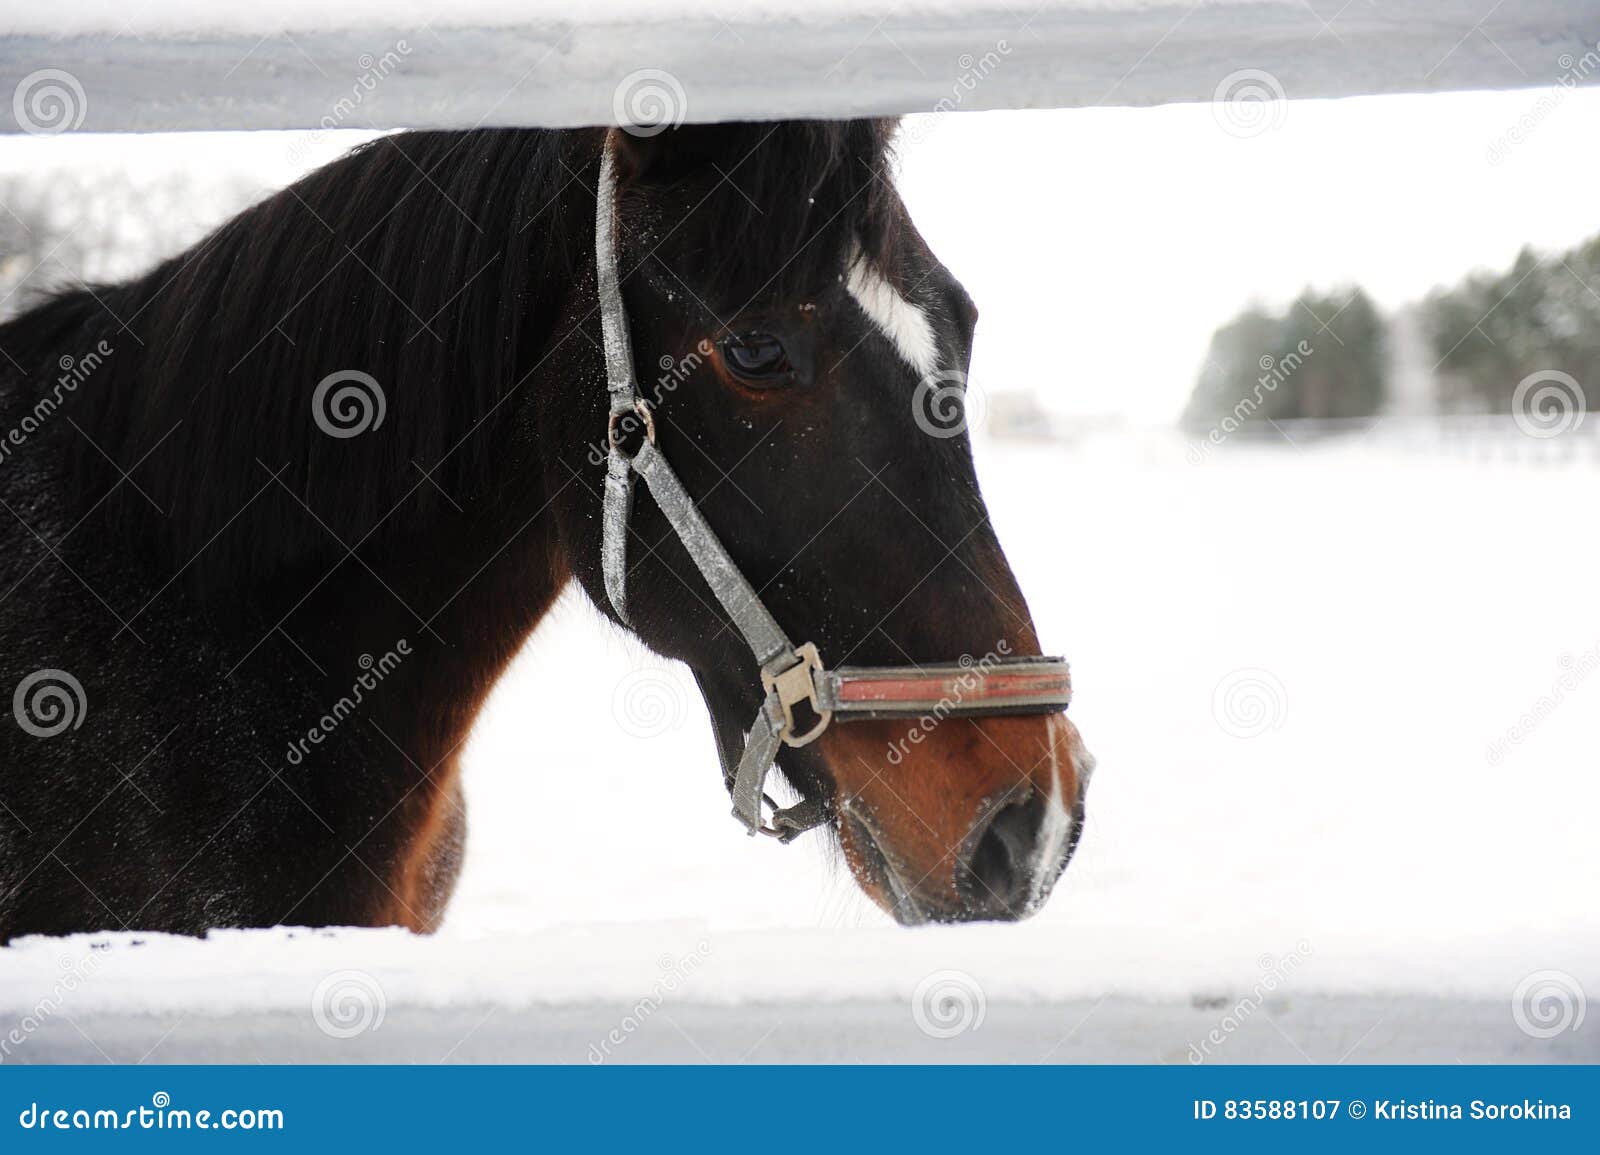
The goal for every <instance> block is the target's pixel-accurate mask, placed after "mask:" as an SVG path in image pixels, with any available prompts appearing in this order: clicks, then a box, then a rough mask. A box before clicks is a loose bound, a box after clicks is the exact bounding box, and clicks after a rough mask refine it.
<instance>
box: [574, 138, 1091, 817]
mask: <svg viewBox="0 0 1600 1155" xmlns="http://www.w3.org/2000/svg"><path fill="white" fill-rule="evenodd" d="M615 211H616V170H615V164H614V159H613V155H612V145H611V138H610V136H609V135H608V136H607V138H606V144H605V147H604V149H603V150H602V155H601V161H600V184H599V189H598V192H597V195H596V203H595V230H594V231H595V266H596V270H597V277H598V282H597V283H598V290H599V296H600V323H601V330H602V336H603V339H604V347H605V361H606V388H607V391H608V392H609V393H610V396H611V413H610V417H609V419H608V421H607V426H606V443H607V447H608V449H607V455H606V481H605V496H604V499H603V505H604V508H603V511H602V526H603V528H602V537H601V546H600V558H601V569H602V571H603V573H604V577H605V589H606V596H607V597H608V598H609V599H610V600H611V604H612V606H613V607H614V608H615V609H616V611H617V616H618V617H619V618H621V619H622V621H623V622H624V623H626V622H627V621H628V607H627V569H628V520H629V515H630V513H631V512H632V509H633V484H634V479H635V477H636V476H637V477H641V478H643V479H644V483H645V486H646V487H647V488H648V489H649V490H650V496H651V497H653V498H654V499H655V503H656V505H657V506H658V507H659V508H660V510H661V512H662V513H663V514H664V515H665V516H666V518H667V522H668V523H669V524H670V525H671V526H672V529H673V532H674V533H676V534H677V535H678V540H679V541H680V542H682V544H683V548H684V549H685V551H687V552H688V554H689V557H690V558H691V559H692V560H693V561H694V564H695V566H696V567H697V568H698V569H699V570H700V574H701V576H702V577H703V578H705V581H706V584H707V585H708V586H710V587H711V592H712V593H713V594H714V595H715V596H716V599H717V601H718V602H719V603H720V604H721V606H722V608H723V610H724V611H726V613H727V614H728V616H729V617H730V618H731V619H732V620H733V624H734V625H735V626H736V627H737V628H738V630H739V632H740V634H742V635H743V636H744V640H745V643H746V644H747V645H748V646H749V647H750V651H751V653H753V654H754V655H755V659H756V664H757V665H758V666H759V667H760V669H761V688H762V691H763V699H762V703H761V709H760V710H759V711H758V712H757V714H756V716H755V719H754V720H753V721H752V722H751V723H750V728H749V733H748V735H747V736H746V738H745V745H744V751H743V753H742V754H740V755H739V757H738V759H737V762H736V763H735V761H734V756H733V755H734V749H735V743H733V742H728V741H725V740H724V738H723V735H722V734H721V733H720V731H719V733H718V741H717V753H718V756H719V758H720V759H721V761H722V773H723V778H724V780H725V781H727V782H728V783H729V785H730V788H731V792H732V795H733V815H734V817H735V818H737V819H738V820H739V821H740V823H742V824H743V826H744V827H745V829H746V831H748V832H749V833H750V834H752V835H754V834H757V833H760V834H767V835H770V836H772V837H773V838H776V839H777V840H778V841H779V842H785V843H787V842H790V841H792V840H793V839H795V838H796V837H798V836H799V835H801V834H803V833H805V832H806V831H807V830H810V829H812V828H813V827H816V826H820V825H822V824H823V823H824V822H827V821H828V820H829V817H830V815H829V813H828V809H827V806H826V805H825V804H824V803H823V802H822V801H821V800H819V799H815V798H805V799H802V800H801V801H800V802H798V803H796V804H795V805H794V806H790V807H787V808H779V807H778V805H777V804H776V803H775V802H773V801H772V799H771V798H769V797H768V796H767V794H766V792H765V785H766V780H767V775H768V773H769V772H770V771H771V770H772V765H773V762H774V761H775V760H776V758H777V756H778V751H779V748H780V747H782V746H796V747H798V746H805V745H807V744H808V743H810V742H813V741H815V740H816V739H817V738H818V737H819V736H820V735H821V734H822V732H823V731H824V730H826V729H827V728H828V726H829V724H830V723H832V722H833V721H835V720H837V721H840V722H848V721H851V720H854V719H866V718H922V717H927V716H930V715H931V716H932V717H935V718H944V717H974V716H979V715H985V714H1045V713H1055V712H1057V711H1060V710H1064V709H1066V707H1067V704H1068V703H1069V702H1070V701H1071V698H1072V681H1071V678H1070V676H1069V675H1068V671H1067V663H1066V659H1064V658H1006V659H999V660H994V661H992V662H988V661H986V662H980V663H974V662H973V660H972V659H971V658H970V657H963V658H962V659H961V660H960V661H958V662H953V663H946V664H940V665H932V666H884V667H865V666H843V667H840V668H839V669H837V670H830V669H828V668H827V667H826V666H825V665H824V664H823V661H822V656H821V655H820V654H818V653H817V647H816V646H815V645H813V644H812V643H810V642H806V643H805V644H804V645H799V646H797V645H795V644H794V643H793V642H792V641H790V640H789V636H788V635H787V634H785V633H784V632H783V628H782V627H781V626H779V625H778V623H777V620H776V619H775V618H773V616H772V614H771V612H770V611H769V610H768V609H767V607H766V605H765V604H764V603H763V602H762V601H761V598H760V597H759V596H758V595H757V593H756V591H755V590H754V589H752V588H751V586H750V583H749V581H748V580H746V578H745V576H744V574H743V573H741V572H740V570H739V567H738V566H737V565H735V564H734V561H733V559H732V558H731V557H729V556H728V551H727V550H726V549H724V548H723V545H722V542H721V541H719V540H718V539H717V535H716V534H715V533H713V532H712V530H711V527H710V526H709V525H707V524H706V521H705V518H703V517H701V516H700V510H699V509H698V508H697V507H696V506H695V504H694V501H693V499H691V498H690V496H689V494H688V492H687V491H686V490H685V489H684V488H683V483H682V482H681V481H679V480H678V475H677V474H676V473H674V472H673V471H672V467H671V466H669V465H668V464H667V459H666V458H665V457H664V456H663V455H662V453H661V451H660V450H659V449H657V448H656V427H655V421H654V419H653V418H652V416H651V412H650V406H649V405H648V404H647V403H646V401H645V400H644V398H643V397H641V396H640V394H639V390H638V387H637V385H636V384H635V383H634V373H633V349H632V345H631V342H630V340H629V335H628V318H627V313H626V312H625V311H624V309H623V304H622V290H621V286H620V284H619V281H618V273H617V253H616V244H615V239H614V233H613V229H614V227H615ZM630 415H636V416H637V417H638V418H639V419H640V421H642V423H643V425H644V439H643V442H642V443H641V444H640V446H639V449H638V451H637V452H635V453H633V454H632V455H631V456H630V455H629V454H628V453H627V451H626V450H625V449H624V447H623V445H622V438H621V424H622V422H623V420H624V419H625V418H628V417H629V416H630ZM701 692H702V693H704V687H703V686H702V691H701ZM802 704H803V705H805V706H807V707H809V709H810V711H811V713H812V715H813V716H814V718H815V721H813V722H811V723H810V724H809V725H808V726H806V727H805V728H804V729H801V728H800V726H799V724H798V723H797V721H796V718H795V709H796V707H798V706H800V705H802ZM709 705H710V702H709V700H708V702H707V706H708V708H709ZM713 721H714V722H715V721H716V719H715V717H713ZM763 803H765V804H766V805H767V806H769V807H771V809H772V815H771V818H770V820H763V818H762V805H763Z"/></svg>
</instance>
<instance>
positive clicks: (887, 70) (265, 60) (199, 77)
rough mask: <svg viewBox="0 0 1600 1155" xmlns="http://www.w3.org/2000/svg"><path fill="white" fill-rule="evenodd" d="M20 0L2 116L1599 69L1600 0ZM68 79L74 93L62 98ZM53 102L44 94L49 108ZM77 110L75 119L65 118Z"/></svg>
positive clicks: (1137, 96)
mask: <svg viewBox="0 0 1600 1155" xmlns="http://www.w3.org/2000/svg"><path fill="white" fill-rule="evenodd" d="M1323 7H1324V8H1327V9H1329V10H1328V11H1326V12H1322V13H1321V14H1319V11H1318V9H1317V7H1316V6H1313V5H1309V4H1305V3H1303V2H1302V0H1202V2H1199V3H1190V2H1188V0H1045V3H1043V4H1040V5H1038V6H1037V7H1036V6H1035V5H1033V4H1032V3H1028V4H1021V5H1012V4H1008V3H1006V2H1004V0H818V2H816V3H812V4H808V5H805V6H803V8H796V7H795V6H792V5H786V6H784V7H783V8H781V9H780V8H779V7H778V6H776V5H775V4H773V3H772V2H771V0H761V2H760V3H752V4H741V5H739V6H738V7H737V8H735V7H734V6H732V5H728V6H719V5H717V4H710V3H706V2H704V0H620V2H618V3H610V4H606V5H604V6H601V5H594V6H590V7H589V8H588V9H586V10H585V9H574V8H573V6H572V5H570V4H558V3H556V2H555V0H528V2H518V3H511V2H510V0H462V2H461V3H456V4H452V5H449V6H445V7H444V9H443V10H441V6H439V5H437V4H431V3H425V2H423V0H399V2H385V0H351V2H349V3H344V4H339V5H329V4H324V3H320V2H318V0H288V2H285V3H279V4H273V5H260V4H249V3H245V2H243V0H218V2H217V3H213V4H209V5H205V6H203V7H202V8H201V9H200V10H199V11H196V10H195V6H194V5H193V4H190V3H187V2H186V0H152V2H151V3H146V4H140V5H135V6H129V5H127V4H124V3H120V2H115V0H81V2H79V3H75V4H73V5H71V6H65V7H64V6H61V5H55V6H38V5H32V6H29V5H11V6H9V10H8V11H5V12H4V13H0V89H4V90H6V91H12V92H13V93H14V96H15V99H13V100H12V101H9V102H0V131H16V130H18V129H19V128H20V129H22V130H25V131H40V125H41V119H42V118H43V124H44V131H57V130H59V128H60V127H62V126H63V122H64V125H65V126H66V127H70V128H73V129H81V130H85V131H91V132H94V131H154V130H198V129H264V128H325V129H326V128H335V127H339V128H392V127H401V126H409V127H419V128H420V127H439V128H465V127H474V126H478V125H513V124H514V125H543V126H554V127H561V126H572V125H582V124H604V123H617V122H635V123H663V122H664V123H676V122H682V121H685V120H689V121H717V120H733V119H773V118H779V117H801V116H818V117H843V116H858V115H883V114H896V113H911V112H929V111H939V112H942V111H951V110H971V109H992V108H1047V107H1076V106H1084V105H1145V104H1157V103H1165V102H1175V101H1205V100H1212V99H1219V98H1220V99H1228V100H1232V99H1235V98H1239V97H1244V98H1247V99H1259V98H1266V99H1274V98H1278V97H1291V98H1293V97H1333V96H1349V95H1357V94H1376V93H1392V92H1427V91H1442V90H1450V89H1463V88H1509V87H1522V86H1535V87H1539V86H1542V87H1554V86H1556V85H1571V84H1578V83H1587V82H1590V81H1592V80H1593V78H1594V76H1595V74H1596V73H1597V72H1600V68H1596V67H1587V66H1585V62H1592V63H1596V64H1600V59H1597V58H1596V56H1595V55H1594V54H1595V52H1596V40H1597V38H1600V0H1523V2H1522V3H1518V4H1506V5H1498V4H1493V3H1491V0H1389V2H1386V3H1382V4H1355V5H1345V6H1344V7H1343V8H1340V9H1338V10H1337V11H1336V12H1335V11H1333V6H1323ZM44 98H49V99H44ZM36 101H40V102H41V103H35V102H36ZM52 114H53V115H54V116H56V117H57V118H59V119H58V120H49V119H48V117H49V116H50V115H52Z"/></svg>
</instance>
